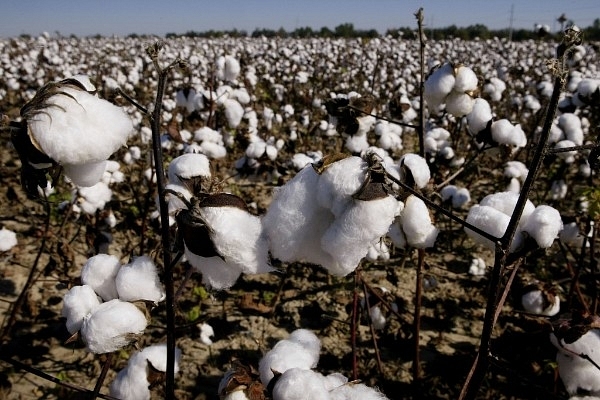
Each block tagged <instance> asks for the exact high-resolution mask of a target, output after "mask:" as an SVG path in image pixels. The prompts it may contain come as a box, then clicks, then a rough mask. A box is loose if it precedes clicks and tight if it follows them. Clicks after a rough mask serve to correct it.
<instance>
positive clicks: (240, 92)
mask: <svg viewBox="0 0 600 400" xmlns="http://www.w3.org/2000/svg"><path fill="white" fill-rule="evenodd" d="M231 97H232V98H234V99H236V100H237V101H238V102H239V103H240V104H242V105H246V104H249V103H250V100H251V99H250V94H249V93H248V91H247V90H246V88H239V89H234V90H233V92H232V93H231Z"/></svg>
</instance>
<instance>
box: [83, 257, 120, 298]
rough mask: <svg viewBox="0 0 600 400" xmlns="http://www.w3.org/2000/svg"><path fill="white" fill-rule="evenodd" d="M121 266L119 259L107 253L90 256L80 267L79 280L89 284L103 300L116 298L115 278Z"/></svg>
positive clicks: (117, 294) (117, 295)
mask: <svg viewBox="0 0 600 400" xmlns="http://www.w3.org/2000/svg"><path fill="white" fill-rule="evenodd" d="M120 268H121V263H120V262H119V259H118V258H117V257H115V256H112V255H108V254H98V255H95V256H93V257H90V258H89V259H88V260H87V261H86V263H85V264H84V266H83V268H82V269H81V282H82V283H83V284H84V285H89V286H91V288H92V289H94V291H95V292H96V293H97V294H98V296H100V297H102V299H103V300H104V301H108V300H112V299H117V298H118V297H119V293H118V292H117V285H116V283H115V278H116V277H117V273H118V272H119V269H120Z"/></svg>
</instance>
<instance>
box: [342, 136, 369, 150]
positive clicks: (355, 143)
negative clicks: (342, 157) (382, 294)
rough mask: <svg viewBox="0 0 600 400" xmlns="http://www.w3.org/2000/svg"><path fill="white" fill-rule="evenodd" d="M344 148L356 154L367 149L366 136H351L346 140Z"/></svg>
mask: <svg viewBox="0 0 600 400" xmlns="http://www.w3.org/2000/svg"><path fill="white" fill-rule="evenodd" d="M344 146H345V147H346V149H347V150H348V151H349V152H351V153H353V154H358V153H362V152H363V151H365V150H367V149H368V148H369V141H368V140H367V135H353V136H348V137H347V138H346V141H345V142H344Z"/></svg>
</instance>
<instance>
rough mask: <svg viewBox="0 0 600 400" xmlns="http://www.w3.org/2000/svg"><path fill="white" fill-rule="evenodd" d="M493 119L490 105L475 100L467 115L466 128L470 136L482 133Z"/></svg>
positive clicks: (480, 100)
mask: <svg viewBox="0 0 600 400" xmlns="http://www.w3.org/2000/svg"><path fill="white" fill-rule="evenodd" d="M492 118H493V115H492V109H491V107H490V104H489V103H488V102H487V101H486V100H484V99H481V98H477V99H475V101H474V102H473V108H472V109H471V112H470V113H469V114H467V126H468V128H469V132H471V134H472V135H476V134H478V133H479V132H481V131H483V130H484V129H485V128H486V126H487V124H488V122H490V121H491V120H492Z"/></svg>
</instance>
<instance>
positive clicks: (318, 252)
mask: <svg viewBox="0 0 600 400" xmlns="http://www.w3.org/2000/svg"><path fill="white" fill-rule="evenodd" d="M318 185H319V175H318V174H317V173H316V172H315V170H314V169H313V168H312V166H310V165H308V166H306V167H305V168H304V169H302V170H301V171H300V172H298V173H297V174H296V175H295V176H294V177H293V178H292V179H291V180H290V181H288V182H287V183H286V184H285V185H284V186H282V187H280V188H278V189H277V191H276V192H275V193H274V196H273V200H272V201H271V204H270V205H269V208H268V209H267V212H266V214H265V215H264V216H263V218H262V223H263V227H264V228H263V229H264V230H265V234H266V236H267V238H268V241H269V249H270V251H271V253H272V255H273V257H274V258H277V259H279V260H281V261H283V262H294V261H307V262H312V263H315V264H321V265H322V264H323V263H331V262H332V257H331V256H330V255H329V254H327V253H326V252H325V251H324V250H323V249H322V248H321V243H320V241H321V236H322V234H323V232H325V230H326V229H327V228H328V226H329V224H330V223H331V222H332V221H333V220H334V215H333V214H332V213H331V211H329V210H328V209H326V208H323V207H321V206H320V205H319V203H318V201H317V193H316V190H315V189H316V188H317V187H318Z"/></svg>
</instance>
